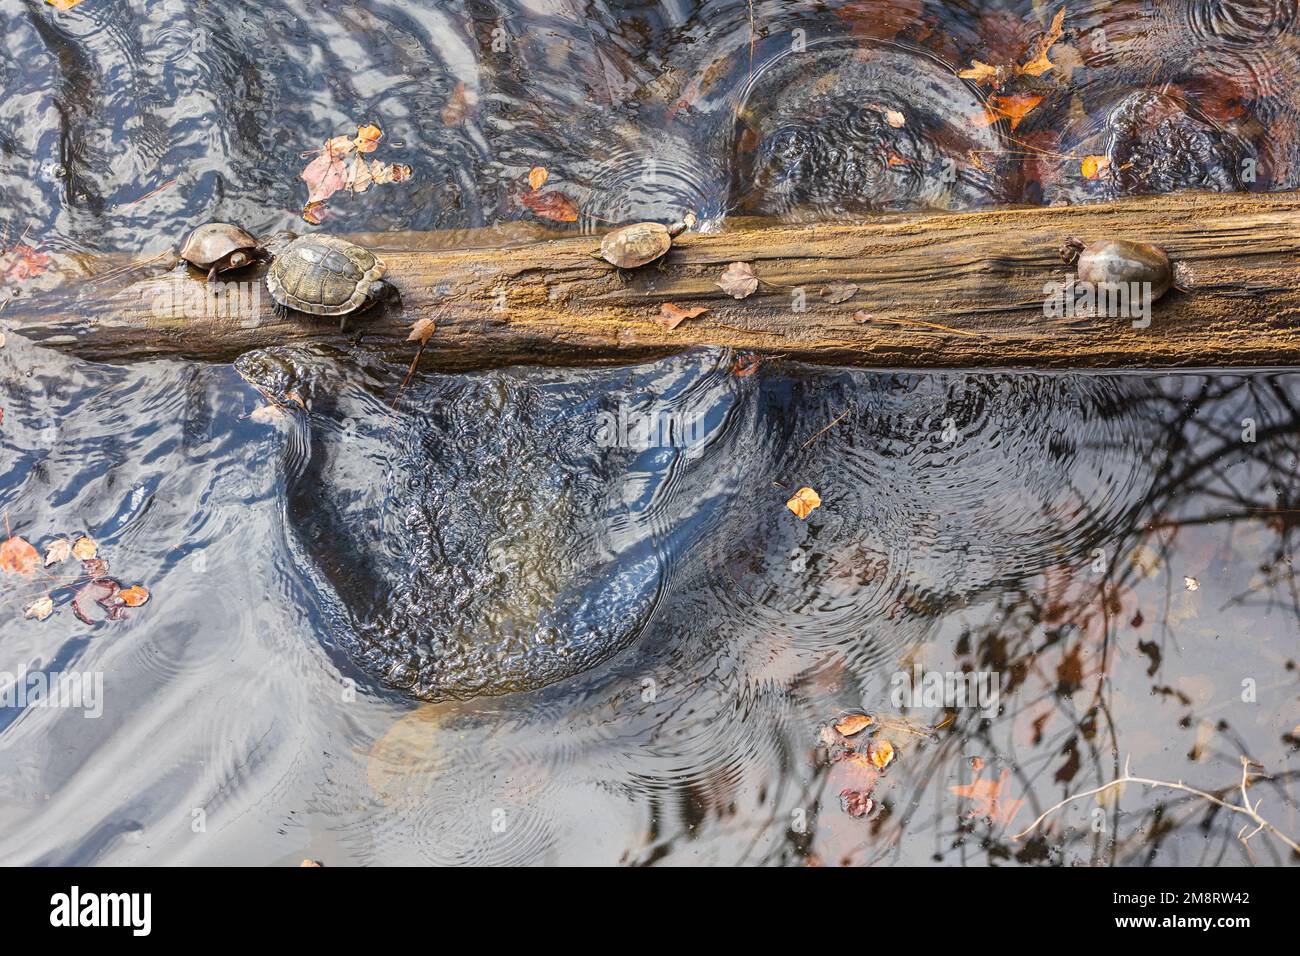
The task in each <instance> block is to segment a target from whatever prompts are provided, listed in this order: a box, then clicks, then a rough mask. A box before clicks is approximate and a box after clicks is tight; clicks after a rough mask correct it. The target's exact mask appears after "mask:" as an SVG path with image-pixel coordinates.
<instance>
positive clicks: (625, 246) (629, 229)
mask: <svg viewBox="0 0 1300 956" xmlns="http://www.w3.org/2000/svg"><path fill="white" fill-rule="evenodd" d="M694 225H695V214H694V213H687V214H686V217H685V218H684V219H682V221H681V222H675V223H673V224H672V225H671V226H665V225H664V224H663V223H660V222H636V223H633V224H632V225H630V226H623V227H622V228H621V229H615V230H614V231H613V232H611V233H609V234H607V235H606V236H605V238H603V239H602V240H601V241H600V254H599V255H598V256H597V257H596V258H598V259H604V260H605V261H606V262H608V263H609V264H610V265H612V266H617V267H618V268H620V269H638V268H640V267H641V266H646V265H649V264H650V263H652V262H654V261H656V260H657V259H662V258H663V257H664V255H665V254H666V253H667V252H668V250H669V249H671V248H672V245H673V239H675V238H676V237H677V236H680V235H681V234H682V233H683V232H685V231H686V230H687V229H690V228H691V227H692V226H694Z"/></svg>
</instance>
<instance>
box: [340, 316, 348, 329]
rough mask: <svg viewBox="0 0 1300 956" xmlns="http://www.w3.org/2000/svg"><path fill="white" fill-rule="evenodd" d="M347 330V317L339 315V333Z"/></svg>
mask: <svg viewBox="0 0 1300 956" xmlns="http://www.w3.org/2000/svg"><path fill="white" fill-rule="evenodd" d="M347 330H348V317H347V316H346V315H341V316H339V331H340V332H346V331H347Z"/></svg>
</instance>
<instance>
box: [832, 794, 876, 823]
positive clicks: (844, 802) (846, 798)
mask: <svg viewBox="0 0 1300 956" xmlns="http://www.w3.org/2000/svg"><path fill="white" fill-rule="evenodd" d="M875 808H876V802H875V801H874V800H872V799H871V798H870V797H869V796H867V795H866V794H865V793H863V792H862V791H861V790H841V791H840V809H841V810H843V811H844V812H845V813H847V814H848V815H849V816H851V817H856V818H858V819H861V818H862V817H865V816H866V815H867V814H869V813H870V812H871V811H872V810H874V809H875Z"/></svg>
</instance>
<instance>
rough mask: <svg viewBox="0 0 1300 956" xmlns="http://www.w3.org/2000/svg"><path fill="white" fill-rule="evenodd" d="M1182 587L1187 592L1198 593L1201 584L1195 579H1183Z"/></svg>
mask: <svg viewBox="0 0 1300 956" xmlns="http://www.w3.org/2000/svg"><path fill="white" fill-rule="evenodd" d="M1183 587H1185V588H1186V589H1187V590H1189V591H1199V590H1200V589H1201V582H1200V581H1198V580H1196V578H1183Z"/></svg>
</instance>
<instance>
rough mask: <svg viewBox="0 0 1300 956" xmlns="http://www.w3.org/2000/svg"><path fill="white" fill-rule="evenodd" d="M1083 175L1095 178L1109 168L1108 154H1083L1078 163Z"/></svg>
mask: <svg viewBox="0 0 1300 956" xmlns="http://www.w3.org/2000/svg"><path fill="white" fill-rule="evenodd" d="M1080 168H1081V169H1082V171H1083V175H1084V176H1086V177H1087V178H1088V179H1096V178H1097V177H1098V176H1100V175H1101V174H1102V173H1104V172H1105V171H1106V170H1107V169H1109V168H1110V157H1109V156H1085V157H1083V162H1082V163H1081V164H1080Z"/></svg>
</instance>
